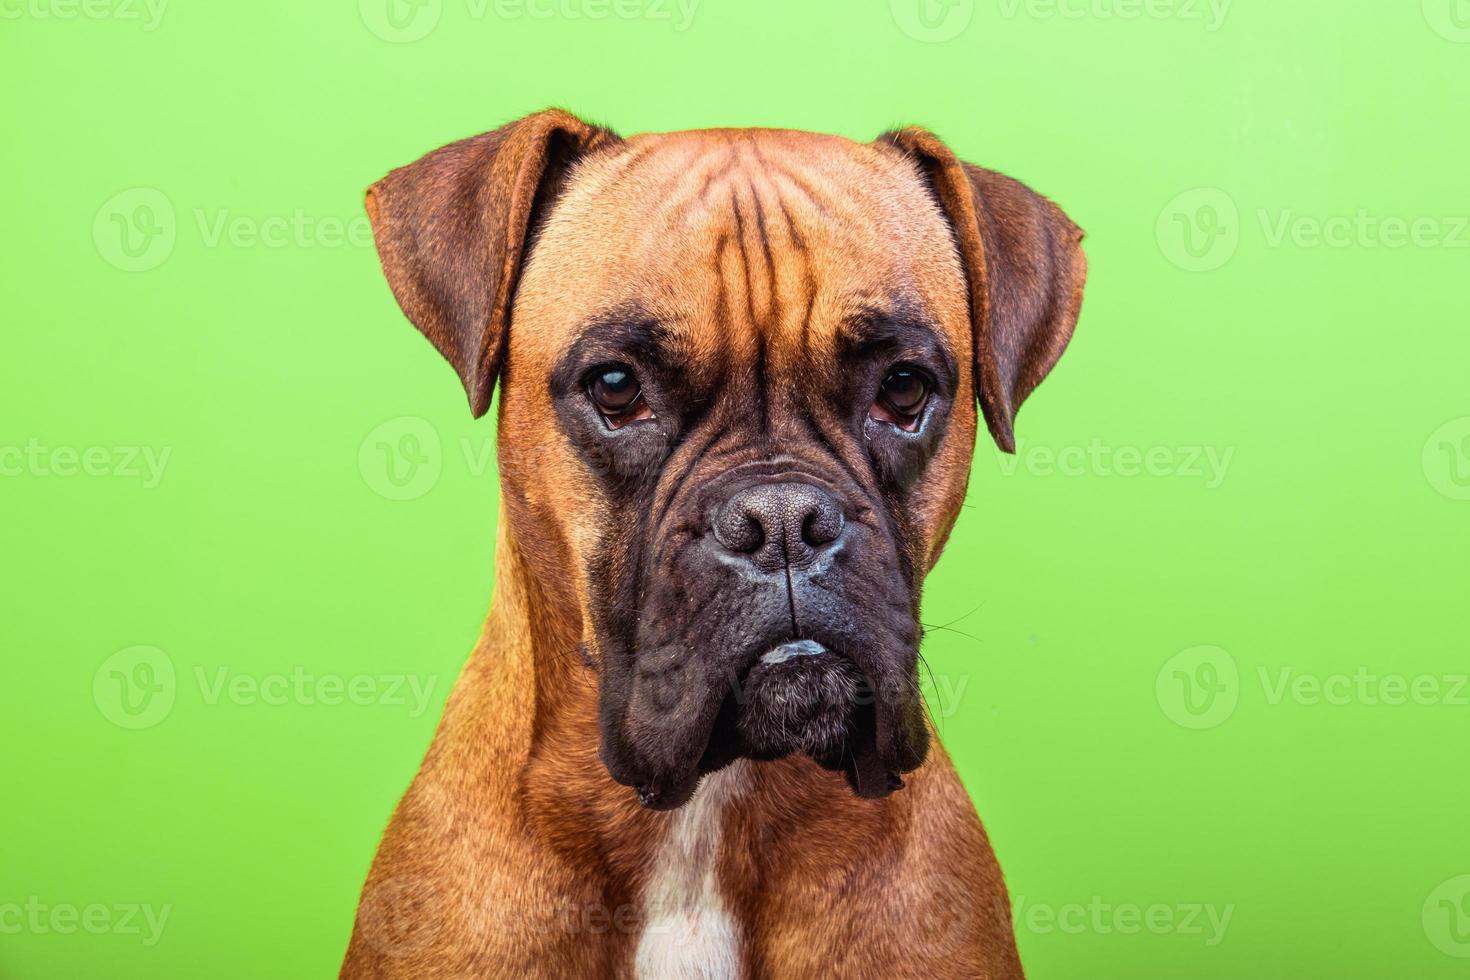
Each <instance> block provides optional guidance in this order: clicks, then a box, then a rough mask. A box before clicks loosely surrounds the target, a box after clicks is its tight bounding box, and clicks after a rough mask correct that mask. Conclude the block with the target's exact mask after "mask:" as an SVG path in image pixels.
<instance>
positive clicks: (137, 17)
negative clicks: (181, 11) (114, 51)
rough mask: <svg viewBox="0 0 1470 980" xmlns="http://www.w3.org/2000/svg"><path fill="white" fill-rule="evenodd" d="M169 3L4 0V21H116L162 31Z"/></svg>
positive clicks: (0, 7)
mask: <svg viewBox="0 0 1470 980" xmlns="http://www.w3.org/2000/svg"><path fill="white" fill-rule="evenodd" d="M167 9H168V0H0V20H22V19H27V20H76V19H77V18H78V17H82V18H85V19H86V20H115V21H121V22H125V23H126V22H137V23H139V24H141V25H142V26H143V33H145V34H147V33H149V32H151V31H154V30H156V29H157V28H158V25H159V23H160V22H161V21H162V20H163V13H164V11H165V10H167Z"/></svg>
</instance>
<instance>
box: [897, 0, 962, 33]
mask: <svg viewBox="0 0 1470 980" xmlns="http://www.w3.org/2000/svg"><path fill="white" fill-rule="evenodd" d="M888 7H889V9H890V10H891V11H892V12H893V22H894V23H895V24H897V25H898V29H899V30H901V31H903V32H904V33H905V34H907V35H908V36H909V37H911V38H913V39H914V40H915V41H923V42H925V43H926V44H938V43H941V42H943V41H952V40H954V39H955V38H957V37H959V36H960V35H961V34H963V33H964V32H965V29H966V28H968V27H969V26H970V21H972V20H973V19H974V18H975V0H889V3H888Z"/></svg>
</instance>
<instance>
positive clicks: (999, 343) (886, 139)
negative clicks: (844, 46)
mask: <svg viewBox="0 0 1470 980" xmlns="http://www.w3.org/2000/svg"><path fill="white" fill-rule="evenodd" d="M880 142H882V143H886V144H887V145H889V146H893V147H896V148H898V149H899V150H901V151H903V152H904V153H905V154H907V155H908V156H909V157H911V158H912V159H913V160H915V161H916V162H917V163H918V164H919V166H920V168H921V169H922V170H923V171H924V173H925V175H926V176H927V177H928V179H929V182H930V185H931V186H932V188H933V190H934V193H935V196H936V197H938V199H939V204H940V206H941V207H942V208H943V209H944V211H945V213H946V214H948V215H949V220H950V223H951V224H952V225H953V226H954V232H955V241H956V243H957V244H958V245H959V251H960V258H961V260H962V261H963V263H964V267H965V275H966V277H967V278H968V280H969V287H970V318H971V320H972V322H973V328H974V336H975V388H976V391H977V392H978V393H979V397H980V407H981V409H982V410H983V411H984V413H985V422H986V424H987V425H988V426H989V427H990V434H991V435H992V436H993V437H994V438H995V441H996V443H998V444H999V445H1000V447H1001V448H1002V449H1004V450H1005V451H1006V452H1015V451H1016V436H1015V432H1014V431H1013V426H1014V423H1015V417H1016V410H1017V409H1019V408H1020V407H1021V402H1023V401H1025V399H1026V396H1027V395H1029V394H1030V393H1031V391H1032V389H1034V388H1035V387H1036V386H1037V385H1039V384H1040V383H1041V380H1042V379H1043V378H1045V377H1046V376H1047V373H1048V372H1050V371H1051V369H1052V367H1053V366H1054V365H1055V364H1056V363H1057V359H1058V358H1060V357H1061V356H1062V351H1063V350H1065V349H1066V347H1067V341H1068V340H1070V339H1071V337H1072V328H1073V327H1074V326H1075V325H1076V323H1077V314H1078V311H1079V310H1080V309H1081V307H1082V285H1083V282H1084V281H1085V280H1086V278H1087V257H1086V256H1085V255H1084V254H1083V252H1082V245H1081V242H1082V230H1081V229H1080V228H1078V227H1077V226H1076V225H1074V224H1073V223H1072V222H1071V220H1070V219H1068V218H1067V216H1066V215H1065V214H1063V213H1062V209H1061V208H1059V207H1057V206H1056V205H1055V204H1053V203H1052V202H1051V201H1049V200H1047V199H1046V198H1044V197H1042V196H1041V195H1040V194H1037V193H1036V192H1035V191H1032V190H1031V189H1030V188H1028V187H1026V186H1025V185H1024V184H1022V183H1020V182H1018V181H1015V180H1012V179H1011V178H1009V177H1005V176H1003V175H1001V174H998V173H995V172H994V171H990V170H985V169H983V168H981V167H977V166H974V165H973V164H969V163H965V162H963V161H961V160H959V159H958V158H957V157H955V155H954V153H953V152H951V151H950V149H949V147H947V146H945V145H944V143H942V142H941V141H940V140H939V138H938V137H936V136H935V135H934V134H933V133H930V132H928V131H927V130H924V129H918V128H910V129H902V130H898V131H896V132H892V133H887V134H885V135H884V136H883V137H881V138H880Z"/></svg>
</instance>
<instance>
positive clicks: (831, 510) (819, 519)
mask: <svg viewBox="0 0 1470 980" xmlns="http://www.w3.org/2000/svg"><path fill="white" fill-rule="evenodd" d="M843 523H844V522H843V519H842V511H841V510H839V509H838V508H837V506H836V505H835V504H833V503H830V502H825V501H824V502H823V503H822V504H818V505H817V506H816V507H814V508H813V509H812V510H811V511H810V512H809V513H808V514H807V515H806V517H805V518H804V519H803V520H802V522H801V540H803V541H805V542H806V543H807V544H808V545H810V546H811V547H813V548H817V547H820V546H822V545H824V544H831V543H832V542H833V541H836V540H837V538H838V536H839V535H841V534H842V526H843Z"/></svg>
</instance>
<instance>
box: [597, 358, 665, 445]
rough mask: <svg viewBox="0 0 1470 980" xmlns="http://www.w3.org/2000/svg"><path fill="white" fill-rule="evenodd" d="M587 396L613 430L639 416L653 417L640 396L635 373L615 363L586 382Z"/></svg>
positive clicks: (641, 393) (602, 369) (641, 390)
mask: <svg viewBox="0 0 1470 980" xmlns="http://www.w3.org/2000/svg"><path fill="white" fill-rule="evenodd" d="M587 397H589V398H591V399H592V403H593V404H594V405H596V406H597V410H598V411H599V412H601V413H602V416H603V418H605V419H606V420H607V424H608V427H609V428H612V429H616V428H618V427H620V426H622V425H625V424H626V423H628V422H633V421H637V420H638V419H651V418H653V411H652V409H650V408H649V407H648V402H646V401H645V400H644V398H643V389H642V388H641V387H640V386H639V384H638V376H637V375H635V374H634V373H633V371H632V369H631V368H628V367H625V366H624V365H621V364H618V365H613V366H611V367H605V368H600V369H598V370H597V371H596V372H595V373H593V375H592V377H591V378H590V379H588V382H587Z"/></svg>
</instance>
